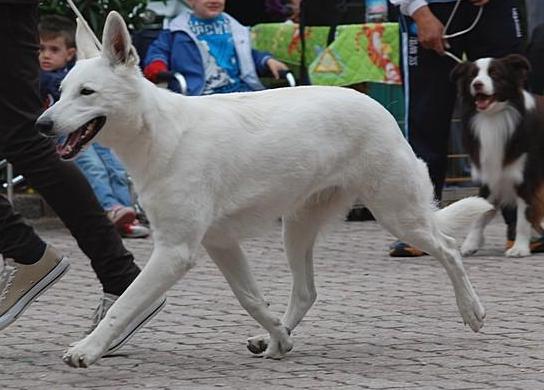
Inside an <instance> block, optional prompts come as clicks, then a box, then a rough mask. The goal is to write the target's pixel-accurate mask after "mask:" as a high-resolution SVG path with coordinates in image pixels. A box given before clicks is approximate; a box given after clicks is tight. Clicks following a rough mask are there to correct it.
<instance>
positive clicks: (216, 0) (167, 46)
mask: <svg viewBox="0 0 544 390" xmlns="http://www.w3.org/2000/svg"><path fill="white" fill-rule="evenodd" d="M189 4H190V5H191V7H192V8H193V12H186V11H184V12H181V13H180V14H179V15H178V16H177V17H176V18H174V19H173V20H172V21H171V22H170V24H169V26H168V29H166V30H164V31H162V32H161V34H160V35H159V36H158V37H157V39H156V40H155V41H154V42H153V43H152V44H151V45H150V47H149V50H148V52H147V55H146V58H145V61H144V64H145V68H144V74H145V76H146V77H147V78H148V79H149V80H151V81H153V82H156V81H157V77H158V75H159V74H160V73H161V72H166V71H170V72H177V73H180V74H182V75H183V76H184V77H185V79H186V81H187V94H188V95H208V94H213V93H228V92H245V91H257V90H261V89H264V87H263V85H262V84H261V82H260V81H259V74H263V73H265V72H266V71H267V70H268V71H270V72H271V73H272V75H273V76H274V77H275V78H276V79H277V78H279V73H280V71H282V70H288V68H287V66H286V65H285V64H284V63H282V62H280V61H278V60H276V59H274V58H272V55H270V54H269V53H262V52H258V51H256V50H252V48H251V37H250V32H249V28H247V27H244V26H242V25H241V24H240V23H239V22H237V21H236V19H234V18H233V17H231V16H230V15H228V14H227V13H225V12H223V10H224V8H225V0H213V1H211V0H189ZM169 88H171V89H172V90H174V91H178V92H179V86H178V85H177V83H176V82H171V83H170V85H169Z"/></svg>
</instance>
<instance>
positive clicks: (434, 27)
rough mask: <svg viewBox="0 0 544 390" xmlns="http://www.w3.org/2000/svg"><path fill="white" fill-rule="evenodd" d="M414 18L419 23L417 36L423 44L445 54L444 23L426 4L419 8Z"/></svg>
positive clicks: (413, 15)
mask: <svg viewBox="0 0 544 390" xmlns="http://www.w3.org/2000/svg"><path fill="white" fill-rule="evenodd" d="M412 19H414V21H415V22H416V25H417V38H418V40H419V43H420V44H421V46H423V47H424V48H426V49H432V50H434V51H436V52H437V53H438V54H440V55H443V54H444V25H443V24H442V22H441V21H440V20H438V18H437V17H436V16H434V14H433V13H432V12H431V10H430V8H429V7H428V6H426V5H424V6H423V7H420V8H418V9H417V10H416V11H415V12H414V13H413V14H412Z"/></svg>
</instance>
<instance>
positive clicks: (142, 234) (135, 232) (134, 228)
mask: <svg viewBox="0 0 544 390" xmlns="http://www.w3.org/2000/svg"><path fill="white" fill-rule="evenodd" d="M119 232H120V233H121V236H122V237H124V238H147V237H149V235H150V234H151V231H150V230H149V228H148V227H147V226H144V225H142V224H141V223H140V221H138V220H137V219H135V220H134V221H132V222H131V223H127V224H125V225H123V227H122V228H121V229H120V230H119Z"/></svg>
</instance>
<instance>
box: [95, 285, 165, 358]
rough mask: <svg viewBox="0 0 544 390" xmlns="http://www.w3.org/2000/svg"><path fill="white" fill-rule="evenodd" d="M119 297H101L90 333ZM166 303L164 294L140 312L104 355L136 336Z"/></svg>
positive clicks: (109, 353) (111, 352) (105, 295)
mask: <svg viewBox="0 0 544 390" xmlns="http://www.w3.org/2000/svg"><path fill="white" fill-rule="evenodd" d="M117 298H119V297H118V296H117V295H113V294H108V293H104V295H103V296H102V298H100V303H99V304H98V307H97V308H96V309H95V311H94V314H93V323H92V325H91V329H89V332H88V333H91V332H92V331H93V330H94V329H95V328H96V327H97V326H98V323H99V322H100V321H102V319H103V318H104V317H105V316H106V313H107V312H108V310H109V309H110V307H111V306H112V305H113V303H114V302H115V301H116V300H117ZM165 305H166V297H165V296H164V295H163V296H162V297H160V298H159V299H157V300H156V301H155V302H154V303H153V304H152V305H151V306H149V307H148V308H147V309H146V310H144V311H143V312H142V313H140V314H139V315H138V316H137V317H136V318H135V319H134V320H133V321H132V322H131V323H130V324H128V326H127V327H126V328H125V330H123V332H122V333H121V334H120V335H119V336H117V338H115V340H113V341H112V343H111V345H110V347H109V348H108V351H107V352H106V353H105V354H104V356H108V355H111V354H113V353H114V352H115V351H117V350H118V349H119V348H121V347H122V346H123V345H125V344H126V343H127V342H128V341H129V340H130V338H131V337H132V336H134V334H135V333H136V332H137V331H138V329H140V328H141V327H142V326H144V325H145V324H146V323H147V322H149V321H150V320H151V319H152V318H153V317H155V316H156V315H157V313H158V312H159V311H161V310H162V308H163V307H164V306H165Z"/></svg>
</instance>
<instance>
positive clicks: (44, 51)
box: [39, 36, 76, 71]
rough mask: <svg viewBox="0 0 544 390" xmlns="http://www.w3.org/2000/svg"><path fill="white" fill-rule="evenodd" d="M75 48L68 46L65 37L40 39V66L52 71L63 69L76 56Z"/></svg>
mask: <svg viewBox="0 0 544 390" xmlns="http://www.w3.org/2000/svg"><path fill="white" fill-rule="evenodd" d="M75 53H76V49H75V48H73V47H72V48H69V47H68V46H66V41H65V40H64V38H63V37H60V36H59V37H56V38H51V39H40V56H39V59H40V67H41V68H42V69H43V70H47V71H51V70H57V69H62V68H64V67H65V66H66V64H67V63H68V62H69V61H71V60H72V58H74V55H75Z"/></svg>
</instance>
